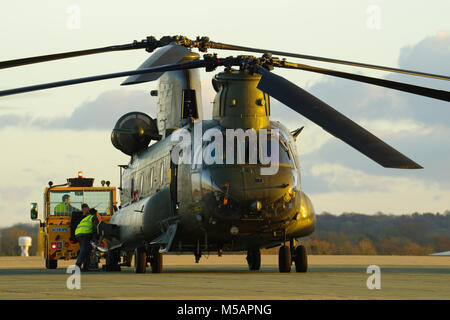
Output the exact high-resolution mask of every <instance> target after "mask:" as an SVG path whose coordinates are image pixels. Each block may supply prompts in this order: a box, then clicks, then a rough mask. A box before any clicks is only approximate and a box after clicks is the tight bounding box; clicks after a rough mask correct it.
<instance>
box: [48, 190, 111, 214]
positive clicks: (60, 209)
mask: <svg viewBox="0 0 450 320" xmlns="http://www.w3.org/2000/svg"><path fill="white" fill-rule="evenodd" d="M112 201H113V199H112V191H109V190H107V191H105V190H70V191H62V190H61V191H60V190H58V191H56V190H55V191H50V215H51V216H71V215H72V213H73V212H76V211H79V212H81V211H82V210H81V205H82V204H83V203H87V205H88V206H89V208H95V209H97V211H98V213H99V214H100V215H102V216H105V215H111V214H112Z"/></svg>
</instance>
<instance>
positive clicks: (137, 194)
mask: <svg viewBox="0 0 450 320" xmlns="http://www.w3.org/2000/svg"><path fill="white" fill-rule="evenodd" d="M134 49H145V50H146V51H147V52H150V53H152V52H154V51H155V50H156V51H155V52H154V53H153V54H152V55H151V56H150V57H149V58H148V59H147V60H146V61H144V63H142V65H140V66H139V67H138V68H137V69H134V70H130V71H125V72H117V73H110V74H103V75H96V76H90V77H84V78H78V79H71V80H64V81H57V82H52V83H45V84H38V85H33V86H27V87H22V88H15V89H9V90H3V91H0V97H1V96H6V95H11V94H19V93H24V92H31V91H36V90H42V89H49V88H56V87H61V86H68V85H74V84H78V83H86V82H92V81H99V80H104V79H112V78H119V77H128V78H127V79H126V80H125V81H124V82H123V83H122V85H133V84H137V83H145V82H150V81H155V80H158V81H159V84H158V90H153V91H151V95H152V96H155V97H157V99H158V102H157V112H156V114H157V116H156V118H155V119H153V118H151V117H150V116H148V115H147V114H146V113H144V112H130V113H127V114H125V115H123V116H122V117H121V118H120V119H118V121H117V123H116V125H115V127H114V128H113V130H112V133H111V142H112V144H113V145H114V146H115V147H116V148H117V149H118V150H120V151H122V152H123V153H125V154H127V155H128V156H130V161H129V163H128V164H126V165H121V166H120V169H121V173H120V187H119V190H120V194H121V206H120V208H119V210H118V211H117V212H116V213H115V215H114V216H113V217H112V218H111V220H110V222H109V224H103V225H102V227H101V230H99V232H100V233H101V234H102V236H103V237H105V238H106V240H107V243H108V247H107V248H102V247H99V246H98V245H96V244H95V243H93V245H94V246H96V247H97V249H98V250H100V251H103V252H106V253H107V264H106V268H105V270H109V271H114V270H120V266H119V264H120V260H121V258H122V257H124V260H125V261H127V262H126V263H128V265H130V261H131V258H130V257H131V256H132V255H133V254H134V257H135V264H134V270H135V272H136V273H145V272H146V270H147V266H148V264H150V266H151V271H152V272H153V273H160V272H162V270H163V255H164V254H165V253H169V252H176V253H186V252H187V253H193V254H194V256H195V261H196V262H198V261H199V259H200V258H201V256H202V255H203V254H204V253H205V252H211V251H213V252H217V253H218V255H219V256H220V255H222V253H224V252H242V251H246V252H247V262H248V267H249V269H250V270H254V271H256V270H259V269H260V268H261V249H268V248H274V247H278V246H279V251H278V268H279V271H280V272H290V271H291V268H292V264H293V263H294V265H295V270H296V272H307V269H308V261H307V260H308V256H307V251H306V248H305V246H303V245H301V244H299V242H300V241H299V239H301V238H303V237H306V236H309V235H311V234H313V233H314V231H315V222H316V218H315V211H314V207H313V204H312V202H311V200H310V198H309V197H308V196H307V195H306V193H304V192H303V190H302V188H301V179H300V178H301V175H300V163H299V159H298V152H297V150H296V146H295V141H296V139H297V137H298V136H299V134H300V133H301V132H302V130H303V127H300V128H298V129H296V130H294V131H290V130H289V129H288V128H286V127H285V126H284V125H283V124H282V123H280V122H278V121H272V120H271V119H270V107H271V106H270V97H272V98H274V99H276V100H278V101H279V102H281V103H282V104H284V105H285V106H287V107H289V108H291V109H292V110H294V111H296V112H297V113H299V114H301V115H302V116H304V117H306V118H308V119H309V120H311V121H312V122H314V123H316V124H317V125H319V126H321V127H322V128H323V129H324V130H326V131H327V132H329V133H330V134H331V135H333V136H335V137H336V138H338V139H341V140H342V141H343V142H345V143H347V144H348V145H350V146H351V147H353V148H354V149H356V150H357V151H359V152H360V153H362V154H364V155H365V156H367V157H368V158H370V159H371V160H373V161H375V162H376V163H378V164H380V165H381V166H383V167H386V168H399V169H421V168H422V166H421V165H419V164H417V163H416V162H414V161H413V160H411V159H410V158H408V157H407V156H405V155H403V154H402V153H400V152H399V151H397V150H396V149H394V148H393V147H391V146H390V145H388V144H387V143H385V142H384V141H382V140H381V139H379V138H378V137H376V136H375V135H373V134H372V133H370V132H369V131H367V130H366V129H364V128H363V127H361V126H359V125H358V124H357V123H355V122H353V121H352V120H351V119H349V118H347V117H346V116H345V115H343V114H342V113H340V112H338V111H337V110H336V109H334V108H332V107H331V106H329V105H328V104H326V103H325V102H323V101H322V100H320V99H318V98H317V97H315V96H313V95H312V94H310V93H308V92H307V91H306V90H304V89H302V88H300V87H298V86H297V85H295V84H294V83H292V82H290V81H288V80H287V79H285V78H283V77H281V76H279V75H276V74H275V73H273V72H272V70H274V69H275V68H285V69H295V70H302V71H308V72H314V73H319V74H324V75H329V76H334V77H338V78H344V79H348V80H353V81H358V82H363V83H368V84H372V85H376V86H382V87H386V88H390V89H394V90H399V91H403V92H409V93H411V94H417V95H421V96H425V97H429V98H433V99H439V100H443V101H447V102H448V101H450V92H448V91H444V90H437V89H433V88H427V87H421V86H417V85H411V84H407V83H401V82H396V81H391V80H386V79H379V78H373V77H368V76H364V75H360V74H352V73H347V72H342V71H336V70H331V69H326V68H319V67H315V66H311V65H306V64H300V63H296V62H290V61H287V60H286V58H282V59H280V58H278V56H281V57H290V58H299V59H306V60H313V61H319V62H327V63H334V64H340V65H347V66H353V67H362V68H369V69H375V70H383V71H389V72H395V73H403V74H407V75H411V76H418V77H428V78H434V79H438V80H444V81H449V80H450V77H449V76H446V75H436V74H430V73H424V72H418V71H412V70H405V69H396V68H391V67H385V66H378V65H371V64H365V63H358V62H352V61H346V60H338V59H331V58H325V57H318V56H311V55H305V54H296V53H290V52H282V51H277V50H267V49H257V48H251V47H244V46H237V45H233V44H226V43H219V42H214V41H211V40H210V39H209V38H208V37H197V38H196V39H195V40H191V39H189V38H187V37H185V36H165V37H162V38H160V39H156V38H155V37H153V36H150V37H147V38H146V39H144V40H142V41H134V42H132V43H128V44H124V45H114V46H109V47H102V48H96V49H89V50H81V51H72V52H65V53H58V54H50V55H45V56H38V57H31V58H24V59H16V60H9V61H1V62H0V69H3V68H10V67H17V66H22V65H27V64H32V63H40V62H45V61H52V60H57V59H65V58H71V57H77V56H83V55H90V54H97V53H102V52H113V51H123V50H134ZM193 49H198V51H199V52H202V53H204V54H203V57H201V56H200V54H199V53H196V52H194V51H193ZM209 49H217V50H231V51H241V52H253V53H258V54H261V56H260V57H256V56H251V55H239V56H229V57H225V58H220V57H218V56H217V54H209V53H207V51H208V50H209ZM218 67H224V70H223V71H222V72H220V73H218V74H216V75H215V76H214V77H213V78H212V86H213V88H214V90H215V91H216V97H215V99H214V102H213V117H212V119H211V120H204V119H203V111H202V105H201V101H202V99H201V83H200V74H199V69H201V68H203V69H205V70H206V71H207V72H212V71H214V70H216V69H217V68H218ZM230 132H231V133H230ZM224 139H225V140H226V146H224V144H223V140H224ZM230 140H231V141H232V143H230V144H228V143H229V141H230ZM181 141H183V143H181ZM186 141H187V142H186ZM192 141H193V143H192ZM235 142H237V143H235ZM180 143H181V144H180ZM269 149H270V152H269ZM255 154H256V157H253V156H252V155H255ZM269 154H270V156H271V157H270V160H271V161H269V162H268V161H266V160H267V157H265V156H267V155H269ZM174 155H175V156H174ZM180 159H182V160H184V161H180ZM224 160H225V161H224ZM242 160H243V161H242ZM272 160H273V161H272ZM273 164H275V167H276V168H275V170H274V171H271V172H270V173H267V172H269V171H270V169H271V167H272V165H273Z"/></svg>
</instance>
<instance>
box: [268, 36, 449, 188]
mask: <svg viewBox="0 0 450 320" xmlns="http://www.w3.org/2000/svg"><path fill="white" fill-rule="evenodd" d="M398 67H399V68H404V69H410V70H418V71H424V72H428V73H437V74H444V75H450V33H449V32H441V33H439V34H437V35H435V36H431V37H427V38H425V39H423V40H422V41H420V42H418V43H417V44H415V45H412V46H408V47H404V48H403V49H402V50H401V52H400V55H399V66H398ZM386 78H388V79H391V80H395V81H403V82H408V83H413V84H416V85H422V86H428V87H433V88H438V89H442V90H450V85H449V84H448V82H447V81H442V80H435V79H426V78H419V77H413V76H405V75H397V74H391V75H389V76H387V77H386ZM307 90H308V91H309V92H311V93H312V94H314V95H316V96H317V97H318V98H320V99H321V100H323V101H325V102H326V103H328V104H329V105H331V106H332V107H334V108H335V109H337V110H338V111H339V112H341V113H343V114H345V115H346V116H348V117H350V118H351V119H353V120H354V121H356V122H357V123H359V124H360V125H362V126H363V127H365V128H366V129H368V130H369V131H370V132H372V133H373V134H375V135H377V136H378V137H380V138H381V139H383V140H384V141H385V142H387V143H388V144H390V145H392V146H393V147H394V148H396V149H397V150H399V151H400V152H402V153H403V154H405V155H406V156H408V157H410V158H411V159H413V160H414V161H416V162H418V163H419V164H421V165H423V166H424V167H425V169H423V170H396V169H385V168H383V167H381V166H379V165H378V164H376V163H375V162H373V161H372V160H370V159H369V158H367V157H365V156H364V155H362V154H360V153H359V152H358V151H356V150H354V149H353V148H351V147H350V146H348V145H346V144H345V143H344V142H342V141H341V140H339V139H336V138H334V137H333V136H331V135H330V134H329V133H327V132H326V131H324V130H322V129H321V128H320V127H318V126H317V125H314V124H312V123H311V122H310V121H308V120H306V119H305V118H303V117H302V116H300V115H298V114H295V112H293V111H292V110H290V109H289V108H287V107H282V106H280V103H279V102H277V101H273V102H272V113H273V114H274V115H275V117H276V118H277V119H278V120H280V121H282V122H284V123H285V124H286V125H287V126H288V127H289V128H291V129H294V128H297V127H300V126H301V125H305V130H304V132H302V134H301V135H300V137H299V138H298V139H297V147H298V150H299V151H300V161H301V164H302V168H303V170H302V173H303V178H302V180H303V184H304V185H305V186H307V190H309V191H311V192H314V193H320V194H323V193H327V192H328V193H330V194H331V193H336V192H338V193H339V192H341V193H344V192H352V193H364V192H366V193H367V192H369V193H370V192H375V193H376V192H380V193H383V192H384V193H385V194H388V193H389V192H394V191H396V192H399V191H400V190H402V188H401V187H399V186H404V187H405V190H408V187H407V185H408V183H407V182H406V181H409V184H410V185H411V186H412V185H414V183H418V182H419V181H420V183H421V184H422V186H421V187H422V189H424V190H426V185H435V186H438V187H439V188H440V190H445V191H446V192H448V190H450V105H449V103H447V102H443V101H439V100H435V99H431V98H425V97H421V96H417V95H413V94H408V93H403V92H399V91H396V90H390V89H387V88H381V87H376V86H373V85H368V84H363V83H358V82H354V81H349V80H345V79H338V78H333V77H327V78H324V80H321V81H319V82H317V83H315V84H314V85H312V86H311V87H309V88H307ZM308 135H309V136H308ZM362 172H364V173H365V174H362ZM378 177H382V181H380V179H379V178H378ZM387 177H389V178H387ZM383 179H385V180H383ZM389 179H394V180H389ZM396 179H400V180H396ZM403 179H406V180H403ZM399 181H401V183H400V182H399ZM392 185H395V186H397V187H396V188H394V189H392V187H391V186H392ZM379 186H382V188H384V190H379V189H378V188H379Z"/></svg>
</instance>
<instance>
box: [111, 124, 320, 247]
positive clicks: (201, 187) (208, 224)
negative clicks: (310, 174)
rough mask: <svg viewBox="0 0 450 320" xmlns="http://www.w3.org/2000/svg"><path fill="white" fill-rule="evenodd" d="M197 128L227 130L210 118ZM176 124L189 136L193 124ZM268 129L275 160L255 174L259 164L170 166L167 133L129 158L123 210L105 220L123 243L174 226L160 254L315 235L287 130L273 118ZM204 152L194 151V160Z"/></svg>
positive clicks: (140, 242) (142, 241)
mask: <svg viewBox="0 0 450 320" xmlns="http://www.w3.org/2000/svg"><path fill="white" fill-rule="evenodd" d="M201 125H202V126H201V127H202V133H204V132H205V131H206V130H208V129H210V128H216V129H218V130H225V129H226V128H223V127H221V126H220V124H219V123H218V122H217V121H215V120H209V121H201ZM182 129H184V130H187V131H188V132H190V133H191V134H192V139H194V135H195V132H194V131H195V130H194V129H195V128H194V123H190V124H188V125H186V126H185V127H184V128H182ZM270 129H272V130H273V129H277V130H278V132H279V133H280V134H279V139H280V161H279V163H278V170H277V172H276V174H272V175H262V174H261V168H263V167H267V166H268V165H263V164H261V163H255V164H250V163H243V164H242V163H232V164H227V163H225V162H224V163H221V164H217V163H213V164H205V162H204V161H201V162H198V161H197V163H192V164H186V163H180V164H175V163H174V162H173V161H172V160H171V153H172V152H173V150H174V148H175V147H176V146H177V145H178V144H179V141H178V140H177V139H171V136H170V135H169V136H167V137H166V138H165V139H163V140H161V141H159V142H157V143H155V144H153V145H151V146H150V147H149V148H148V149H146V150H145V151H143V152H142V153H140V154H136V155H135V156H133V157H132V159H131V161H130V163H129V165H128V166H127V167H126V168H125V169H124V170H123V174H122V188H121V189H122V190H121V201H122V207H121V209H120V210H119V211H118V212H117V213H116V214H115V215H114V216H113V218H112V219H111V223H113V224H116V225H119V226H120V240H119V242H120V243H121V246H122V248H123V249H125V250H126V249H130V250H131V249H134V248H136V247H139V246H144V245H146V244H150V243H155V244H163V242H158V241H156V242H155V239H157V238H158V237H161V235H164V234H165V233H167V232H168V230H170V228H169V226H171V225H172V226H175V225H176V231H173V235H172V236H173V238H172V239H170V243H168V242H169V241H166V243H164V245H162V247H163V248H164V249H163V250H165V251H176V252H183V251H189V252H196V251H198V250H201V251H203V252H205V251H215V250H224V251H242V250H248V249H249V248H269V247H274V246H277V245H279V244H280V243H283V242H284V241H286V240H289V239H293V238H300V237H304V236H307V235H310V234H311V233H313V231H314V228H315V216H314V209H313V207H312V204H311V201H310V200H309V198H308V197H307V196H306V194H304V193H303V192H302V191H301V186H300V166H299V163H298V158H297V152H296V150H295V145H294V140H293V138H292V135H291V134H290V132H289V131H288V130H287V128H285V127H284V126H283V125H282V124H280V123H278V122H271V124H270ZM175 133H176V132H173V133H172V135H175ZM203 147H204V144H203ZM193 149H195V147H194V148H193ZM203 150H204V148H197V150H192V158H193V159H195V158H196V157H198V156H199V152H203ZM173 229H174V228H172V230H173ZM167 236H168V237H170V235H169V234H168V235H167ZM116 243H117V242H116ZM112 245H114V243H113V244H112Z"/></svg>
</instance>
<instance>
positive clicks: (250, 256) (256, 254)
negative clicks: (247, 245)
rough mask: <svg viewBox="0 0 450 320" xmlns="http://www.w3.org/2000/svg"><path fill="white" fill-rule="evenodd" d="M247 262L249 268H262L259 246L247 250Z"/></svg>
mask: <svg viewBox="0 0 450 320" xmlns="http://www.w3.org/2000/svg"><path fill="white" fill-rule="evenodd" d="M247 263H248V268H249V270H252V271H255V270H259V269H260V268H261V251H260V250H259V248H258V249H250V250H248V251H247Z"/></svg>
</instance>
